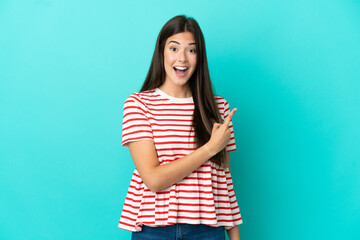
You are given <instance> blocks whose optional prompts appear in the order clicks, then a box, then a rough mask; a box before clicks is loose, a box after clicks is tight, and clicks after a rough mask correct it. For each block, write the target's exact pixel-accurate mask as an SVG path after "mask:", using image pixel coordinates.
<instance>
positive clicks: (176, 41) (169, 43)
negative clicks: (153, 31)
mask: <svg viewBox="0 0 360 240" xmlns="http://www.w3.org/2000/svg"><path fill="white" fill-rule="evenodd" d="M171 42H173V43H177V44H179V45H180V43H179V42H177V41H173V40H172V41H170V42H169V43H168V44H170V43H171ZM189 45H196V43H194V42H193V43H189Z"/></svg>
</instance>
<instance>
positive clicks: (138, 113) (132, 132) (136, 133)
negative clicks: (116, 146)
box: [121, 94, 153, 147]
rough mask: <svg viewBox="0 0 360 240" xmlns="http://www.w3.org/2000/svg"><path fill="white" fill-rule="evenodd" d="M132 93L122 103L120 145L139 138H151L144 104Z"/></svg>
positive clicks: (151, 134) (150, 129) (125, 144)
mask: <svg viewBox="0 0 360 240" xmlns="http://www.w3.org/2000/svg"><path fill="white" fill-rule="evenodd" d="M138 98H139V97H137V96H136V95H134V94H132V95H131V96H129V97H128V98H127V99H126V101H125V103H124V108H123V110H124V112H123V124H122V141H121V145H122V146H124V147H128V145H127V143H129V142H133V141H140V140H151V139H153V133H152V128H151V125H150V122H149V120H148V118H147V116H146V112H147V109H146V106H145V105H144V104H143V103H142V102H141V101H139V100H138Z"/></svg>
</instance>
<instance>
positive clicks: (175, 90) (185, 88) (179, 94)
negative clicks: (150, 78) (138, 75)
mask: <svg viewBox="0 0 360 240" xmlns="http://www.w3.org/2000/svg"><path fill="white" fill-rule="evenodd" d="M159 89H160V90H161V91H163V92H165V93H166V94H168V95H170V96H172V97H175V98H189V97H191V96H192V93H191V90H190V86H189V85H188V84H186V85H182V86H181V85H180V86H179V85H170V84H166V82H165V83H163V84H162V85H161V86H160V87H159Z"/></svg>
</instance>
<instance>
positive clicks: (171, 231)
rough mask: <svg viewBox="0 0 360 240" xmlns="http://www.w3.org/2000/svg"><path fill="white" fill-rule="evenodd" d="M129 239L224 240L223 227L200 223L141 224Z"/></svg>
mask: <svg viewBox="0 0 360 240" xmlns="http://www.w3.org/2000/svg"><path fill="white" fill-rule="evenodd" d="M131 240H225V229H224V227H211V226H207V225H202V224H200V225H192V224H175V225H170V226H164V227H149V226H146V225H143V226H142V230H141V231H140V232H133V233H132V236H131Z"/></svg>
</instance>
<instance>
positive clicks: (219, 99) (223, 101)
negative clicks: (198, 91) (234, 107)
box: [215, 95, 229, 107]
mask: <svg viewBox="0 0 360 240" xmlns="http://www.w3.org/2000/svg"><path fill="white" fill-rule="evenodd" d="M215 102H216V103H217V104H218V106H219V107H224V106H228V105H229V103H228V101H227V100H226V99H225V98H224V97H222V96H220V95H215Z"/></svg>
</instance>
